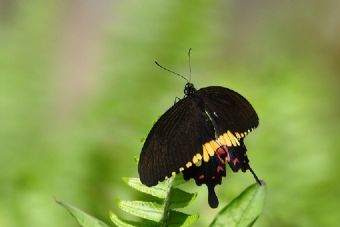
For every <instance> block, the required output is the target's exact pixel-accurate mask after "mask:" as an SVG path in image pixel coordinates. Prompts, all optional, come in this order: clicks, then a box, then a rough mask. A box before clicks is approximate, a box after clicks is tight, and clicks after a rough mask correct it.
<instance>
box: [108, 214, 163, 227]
mask: <svg viewBox="0 0 340 227" xmlns="http://www.w3.org/2000/svg"><path fill="white" fill-rule="evenodd" d="M110 218H111V221H112V222H113V223H114V224H115V225H116V226H118V227H158V224H157V223H156V222H152V221H148V220H142V221H139V222H133V221H126V220H122V219H120V218H119V217H118V216H117V215H115V214H114V213H113V212H110Z"/></svg>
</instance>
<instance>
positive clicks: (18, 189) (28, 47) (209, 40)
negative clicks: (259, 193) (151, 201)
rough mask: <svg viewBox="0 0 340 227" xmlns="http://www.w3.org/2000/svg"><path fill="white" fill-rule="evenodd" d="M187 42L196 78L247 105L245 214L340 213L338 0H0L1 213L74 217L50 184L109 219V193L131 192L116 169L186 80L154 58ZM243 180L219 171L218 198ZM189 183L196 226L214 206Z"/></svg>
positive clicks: (311, 216) (303, 222) (40, 221)
mask: <svg viewBox="0 0 340 227" xmlns="http://www.w3.org/2000/svg"><path fill="white" fill-rule="evenodd" d="M189 47H192V49H193V51H192V68H193V76H192V80H193V82H194V83H195V85H196V87H198V88H200V87H205V86H208V85H221V86H226V87H229V88H232V89H234V90H236V91H238V92H240V93H241V94H243V95H244V96H245V97H247V98H248V100H249V101H250V102H251V103H252V104H253V106H254V107H255V109H256V110H257V112H258V114H259V117H260V127H259V128H258V129H257V130H256V131H255V132H254V133H252V134H251V135H250V136H248V137H247V139H246V144H247V147H248V152H249V157H250V160H251V164H252V167H253V169H254V170H255V171H256V172H257V174H258V175H259V176H260V177H261V178H262V179H264V180H265V181H266V182H267V185H268V198H267V201H266V207H265V211H264V213H263V215H262V216H261V218H260V219H259V221H258V223H256V226H261V227H269V226H275V227H314V226H315V227H332V226H339V223H340V213H339V209H340V205H339V204H340V173H339V171H340V165H339V163H340V137H339V134H338V129H339V126H340V124H339V123H340V121H339V114H340V105H339V97H340V96H339V95H340V87H339V85H340V83H339V82H340V77H339V73H340V2H339V1H336V0H334V1H331V0H325V1H319V0H308V1H307V0H305V1H278V0H274V1H272V0H253V1H246V0H237V1H236V0H227V1H222V0H216V1H204V0H195V1H193V0H192V1H183V0H149V1H139V0H124V1H123V0H121V1H118V0H116V1H114V0H112V1H109V0H101V1H90V0H64V1H63V0H51V1H43V0H33V1H23V0H0V94H1V96H0V97H1V102H0V108H1V112H0V114H1V118H0V119H1V122H0V226H1V227H17V226H18V227H32V226H35V227H38V226H49V227H57V226H65V227H76V226H78V225H77V223H76V222H75V221H74V220H73V219H72V217H70V216H69V214H67V212H65V210H63V209H62V208H61V207H59V206H58V205H57V204H56V203H55V202H54V198H58V199H61V200H64V201H66V202H69V203H71V204H74V205H76V206H78V207H80V208H82V209H83V210H85V211H87V212H88V213H91V214H93V215H94V216H96V217H99V218H100V219H102V220H104V221H106V222H107V223H110V221H109V219H108V211H109V210H113V211H115V212H118V211H117V207H116V205H115V201H116V199H117V198H118V197H119V198H122V199H129V200H133V199H137V198H139V195H138V194H136V193H135V192H134V191H133V190H131V189H129V188H128V187H127V186H126V185H125V184H124V183H123V182H122V181H121V177H123V176H137V168H136V165H135V161H134V157H135V156H138V155H139V152H140V150H141V147H142V142H141V140H142V139H143V138H145V137H146V136H147V133H148V131H149V130H150V127H151V126H152V124H153V122H154V121H155V119H157V118H158V117H159V116H160V115H161V114H162V113H163V112H164V111H165V110H167V109H168V108H169V107H170V106H171V105H173V103H174V98H175V97H176V96H178V97H182V96H183V87H184V81H182V80H181V79H179V78H176V77H175V76H173V75H171V74H169V73H167V72H165V71H163V70H161V69H159V68H158V67H156V66H155V65H154V63H153V61H154V60H155V59H157V60H159V62H161V63H162V64H164V65H166V66H168V67H170V68H171V69H173V70H175V71H177V72H179V73H182V74H187V72H188V65H187V56H186V54H187V50H188V48H189ZM253 182H254V180H253V178H252V176H251V174H249V173H247V174H242V173H239V174H234V173H229V176H228V178H227V179H225V180H224V183H223V185H222V186H219V187H218V194H219V197H220V200H221V204H220V207H219V208H222V207H223V206H224V205H226V204H227V203H228V202H229V201H230V200H231V199H232V198H233V197H235V196H236V195H237V194H239V193H240V191H242V190H243V189H244V188H245V187H246V186H248V185H249V184H251V183H253ZM188 185H189V186H188V188H189V189H190V190H191V191H197V192H199V196H198V199H197V201H195V203H194V204H192V205H191V207H190V210H189V211H191V212H199V213H200V214H201V217H200V220H199V222H198V223H197V224H196V225H195V227H203V226H207V225H208V223H210V221H211V220H212V218H213V215H215V214H216V212H217V211H218V210H212V209H210V208H209V207H208V205H207V193H206V188H204V187H200V188H199V187H192V186H193V185H194V184H193V183H188ZM111 225H112V226H113V224H111Z"/></svg>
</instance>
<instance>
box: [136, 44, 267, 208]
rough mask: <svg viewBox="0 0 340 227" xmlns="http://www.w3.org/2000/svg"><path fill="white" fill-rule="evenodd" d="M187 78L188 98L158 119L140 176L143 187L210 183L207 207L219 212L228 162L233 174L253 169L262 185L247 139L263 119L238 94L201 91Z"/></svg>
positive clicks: (144, 150)
mask: <svg viewBox="0 0 340 227" xmlns="http://www.w3.org/2000/svg"><path fill="white" fill-rule="evenodd" d="M190 51H191V49H189V52H188V55H189V66H190ZM156 64H157V65H158V66H160V67H161V68H163V69H165V70H167V71H170V72H171V73H174V74H176V75H178V76H181V77H182V78H185V77H184V76H182V75H180V74H178V73H175V72H173V71H171V70H169V69H167V68H165V67H163V66H161V65H160V64H158V63H157V62H156ZM190 75H191V66H190ZM185 79H186V81H187V82H186V85H185V87H184V97H183V98H182V99H180V100H179V101H177V102H175V104H174V105H173V106H172V107H170V109H168V110H167V111H166V112H165V113H164V114H163V115H162V116H161V117H160V118H159V119H158V121H157V122H156V123H155V124H154V125H153V127H152V129H151V131H150V132H149V134H148V136H147V138H146V140H145V142H144V145H143V148H142V151H141V154H140V158H139V163H138V172H139V177H140V180H141V182H142V183H143V184H145V185H147V186H154V185H157V184H158V183H159V182H161V181H163V180H165V179H167V178H170V177H171V176H174V175H176V174H178V173H183V177H184V179H185V180H189V179H191V178H193V179H194V180H195V182H196V184H197V185H199V186H200V185H202V184H206V185H207V187H208V203H209V206H210V207H212V208H216V207H218V204H219V201H218V198H217V195H216V193H215V186H216V185H219V184H221V183H222V177H225V176H226V164H228V165H229V167H230V168H231V170H232V171H234V172H237V171H239V170H241V171H242V172H246V171H247V170H249V171H250V172H251V173H252V174H253V176H254V178H255V180H256V181H257V182H258V183H259V184H261V181H260V180H259V178H258V177H257V176H256V174H255V173H254V171H253V170H252V169H251V167H250V165H249V159H248V157H247V154H246V151H247V149H246V147H245V145H244V138H245V137H246V136H247V135H248V134H249V133H250V132H252V131H253V130H254V129H255V128H256V127H257V126H258V125H259V118H258V116H257V114H256V112H255V110H254V108H253V107H252V105H251V104H250V103H249V102H248V101H247V100H246V99H245V98H244V97H243V96H242V95H240V94H239V93H237V92H235V91H233V90H231V89H228V88H225V87H221V86H210V87H204V88H201V89H198V90H197V89H196V88H195V87H194V85H193V84H192V83H191V82H190V80H188V79H187V78H185Z"/></svg>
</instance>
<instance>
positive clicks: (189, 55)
mask: <svg viewBox="0 0 340 227" xmlns="http://www.w3.org/2000/svg"><path fill="white" fill-rule="evenodd" d="M188 58H189V81H191V48H189V51H188Z"/></svg>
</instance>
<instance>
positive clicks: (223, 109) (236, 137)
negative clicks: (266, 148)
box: [197, 86, 259, 172]
mask: <svg viewBox="0 0 340 227" xmlns="http://www.w3.org/2000/svg"><path fill="white" fill-rule="evenodd" d="M197 95H198V96H199V97H200V98H201V99H202V100H203V102H204V109H205V111H206V113H207V114H208V115H209V119H210V120H211V122H212V124H213V126H214V129H215V132H216V138H218V141H219V143H220V144H221V145H223V146H225V150H226V151H227V154H228V156H227V161H228V164H229V166H230V167H231V169H232V170H233V171H234V172H237V171H239V170H240V169H241V170H242V171H243V172H245V171H246V170H247V169H250V166H249V160H248V157H247V154H246V151H247V149H246V147H245V145H244V143H243V138H244V137H245V136H246V135H247V134H248V133H249V132H250V131H252V130H253V129H254V128H256V127H257V126H258V124H259V119H258V116H257V114H256V112H255V110H254V108H253V107H252V106H251V104H250V103H249V102H248V101H247V100H246V99H245V98H244V97H243V96H241V95H240V94H238V93H237V92H235V91H233V90H230V89H228V88H224V87H217V86H213V87H206V88H202V89H200V90H198V91H197Z"/></svg>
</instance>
